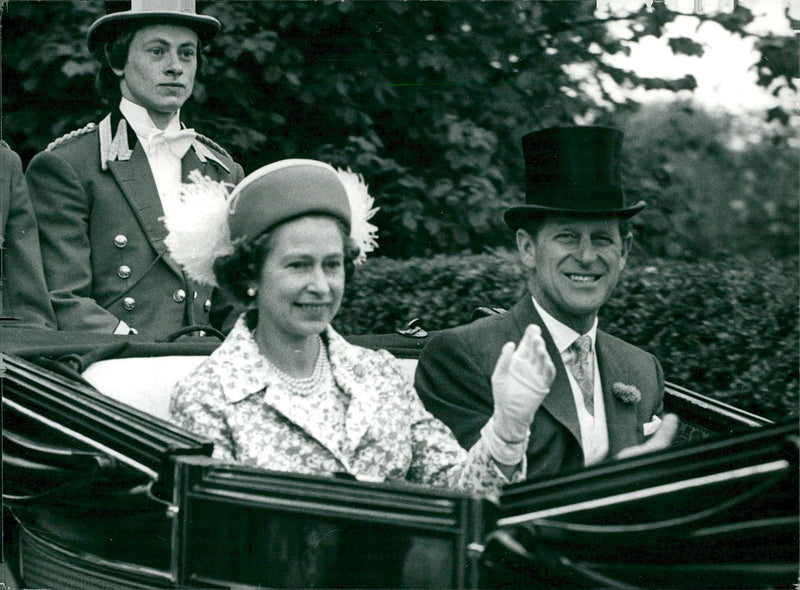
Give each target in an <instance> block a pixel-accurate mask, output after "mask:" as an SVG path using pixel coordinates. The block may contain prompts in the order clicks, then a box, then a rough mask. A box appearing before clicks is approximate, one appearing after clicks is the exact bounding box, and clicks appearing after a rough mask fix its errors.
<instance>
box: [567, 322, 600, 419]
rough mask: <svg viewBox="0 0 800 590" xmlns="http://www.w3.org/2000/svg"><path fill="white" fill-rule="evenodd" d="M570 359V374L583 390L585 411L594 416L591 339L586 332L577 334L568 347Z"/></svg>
mask: <svg viewBox="0 0 800 590" xmlns="http://www.w3.org/2000/svg"><path fill="white" fill-rule="evenodd" d="M569 350H570V352H572V359H571V361H570V363H569V365H570V370H571V371H572V375H573V376H574V377H575V381H577V382H578V385H579V386H580V388H581V392H583V404H584V405H585V406H586V411H587V412H589V413H590V414H591V415H592V416H594V366H593V365H594V364H593V362H592V361H593V360H594V357H593V355H592V339H591V338H590V337H589V335H588V334H584V335H583V336H579V337H578V338H577V339H576V340H575V342H573V343H572V345H571V346H570V347H569Z"/></svg>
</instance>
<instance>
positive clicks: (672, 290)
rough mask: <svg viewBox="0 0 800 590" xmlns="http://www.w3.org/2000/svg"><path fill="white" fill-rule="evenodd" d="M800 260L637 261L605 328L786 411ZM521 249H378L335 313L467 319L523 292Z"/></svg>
mask: <svg viewBox="0 0 800 590" xmlns="http://www.w3.org/2000/svg"><path fill="white" fill-rule="evenodd" d="M797 277H798V259H797V258H796V257H795V258H789V259H784V260H782V261H774V260H771V261H762V262H761V263H759V262H754V261H752V260H746V259H743V258H737V259H731V260H728V261H724V262H702V263H687V262H680V261H673V260H667V259H655V260H649V261H642V262H636V261H631V263H630V264H629V266H628V268H627V269H626V271H625V273H624V274H623V276H622V279H621V281H620V284H619V285H618V287H617V290H616V291H615V293H614V295H613V296H612V298H611V300H610V301H609V302H608V304H607V305H606V307H605V308H603V310H602V311H601V314H600V327H601V328H603V329H606V330H607V331H609V332H611V333H612V334H614V335H615V336H619V337H621V338H623V339H625V340H627V341H629V342H631V343H634V344H637V345H638V346H641V347H642V348H644V349H646V350H648V351H650V352H652V353H653V354H655V355H656V356H657V357H658V359H659V360H660V361H661V363H662V365H663V367H664V373H665V375H666V378H667V380H669V381H672V382H673V383H676V384H678V385H683V386H685V387H689V388H690V389H693V390H695V391H697V392H699V393H703V394H705V395H709V396H711V397H714V398H716V399H719V400H721V401H724V402H727V403H730V404H733V405H735V406H737V407H740V408H742V409H745V410H748V411H751V412H754V413H757V414H761V415H763V416H766V417H769V418H771V419H773V420H780V419H783V418H785V417H787V416H789V415H796V414H797V404H798V370H797V365H798V356H799V355H800V350H798V342H799V341H800V332H799V331H798V307H797V299H798V285H797ZM523 290H524V282H523V279H522V274H521V270H520V267H519V265H518V263H517V258H516V254H511V253H508V252H504V251H500V250H498V251H496V252H492V253H489V254H481V255H462V256H436V257H433V258H431V259H421V258H413V259H410V260H407V261H397V260H389V259H381V258H373V259H370V260H368V261H367V262H366V263H365V264H364V265H363V266H362V267H361V268H359V269H358V271H357V273H356V277H355V278H354V280H353V281H352V282H351V284H350V285H349V286H348V293H347V295H346V296H345V301H344V305H343V307H342V310H341V312H340V313H339V316H338V317H337V318H336V327H337V329H339V330H340V331H342V332H343V333H348V334H358V333H367V332H391V331H394V330H395V329H396V328H400V327H403V325H405V323H406V322H408V321H409V320H410V319H412V318H417V317H418V318H420V319H421V325H422V327H423V328H425V329H427V330H435V329H441V328H446V327H451V326H455V325H458V324H462V323H465V322H468V321H469V319H470V317H471V314H472V311H473V310H474V309H475V308H476V307H478V306H481V305H486V306H499V307H504V308H509V307H511V306H512V305H513V304H514V303H515V302H516V301H517V300H518V298H519V297H520V296H521V295H522V293H523V292H524V291H523Z"/></svg>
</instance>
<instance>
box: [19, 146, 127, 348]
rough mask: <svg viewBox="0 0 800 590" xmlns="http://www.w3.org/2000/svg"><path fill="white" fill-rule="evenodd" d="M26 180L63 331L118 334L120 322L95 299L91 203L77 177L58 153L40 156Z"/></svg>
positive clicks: (45, 271) (47, 276)
mask: <svg viewBox="0 0 800 590" xmlns="http://www.w3.org/2000/svg"><path fill="white" fill-rule="evenodd" d="M86 165H87V166H88V165H91V163H89V162H87V164H86ZM26 176H27V179H28V186H29V187H30V194H31V201H32V203H33V207H34V210H35V212H36V218H37V221H38V224H39V239H40V243H41V249H42V262H43V265H44V274H45V280H46V281H47V286H48V288H49V289H50V298H51V300H52V303H53V309H54V310H55V313H56V318H57V320H58V327H59V329H60V330H77V331H92V332H107V333H112V332H114V330H115V329H116V328H117V326H118V324H119V319H118V318H117V317H116V316H114V315H113V314H111V313H110V312H108V311H106V310H105V309H104V308H103V307H101V306H100V305H99V304H98V303H97V302H96V301H95V300H94V299H93V298H92V278H93V277H92V262H91V253H92V245H91V241H90V236H89V217H90V208H91V204H90V202H89V201H90V197H89V195H87V194H86V191H85V189H84V187H83V185H82V184H81V182H80V179H79V178H78V175H77V174H76V173H75V170H74V169H73V168H72V166H71V165H70V164H69V162H67V161H66V160H65V159H64V158H62V157H60V156H59V155H57V153H56V152H41V153H40V154H38V155H37V156H35V157H34V158H33V160H31V163H30V164H29V166H28V170H27V172H26Z"/></svg>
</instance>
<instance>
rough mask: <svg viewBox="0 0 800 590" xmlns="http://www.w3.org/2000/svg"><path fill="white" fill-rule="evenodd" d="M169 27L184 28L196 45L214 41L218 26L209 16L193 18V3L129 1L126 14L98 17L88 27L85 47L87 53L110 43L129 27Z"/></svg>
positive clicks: (165, 0)
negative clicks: (129, 6)
mask: <svg viewBox="0 0 800 590" xmlns="http://www.w3.org/2000/svg"><path fill="white" fill-rule="evenodd" d="M156 24H171V25H179V26H183V27H188V28H190V29H192V30H193V31H195V32H196V33H197V36H198V38H199V39H200V43H202V44H204V45H205V44H206V43H208V42H209V41H211V39H213V38H214V35H216V34H217V33H218V32H219V30H220V28H221V25H220V22H219V21H218V20H217V19H215V18H214V17H213V16H206V15H203V14H197V13H196V12H195V0H131V8H130V10H123V11H121V12H112V13H110V14H106V15H105V16H101V17H100V18H98V19H97V20H96V21H94V22H93V23H92V25H91V26H90V27H89V32H88V34H87V36H86V44H87V45H88V47H89V52H90V53H94V52H95V50H96V49H97V48H98V47H100V46H101V45H102V44H103V43H107V42H110V41H113V40H114V39H115V38H116V37H117V36H118V35H119V34H120V33H121V32H123V31H125V30H128V29H129V28H131V27H137V28H140V27H143V26H147V25H156Z"/></svg>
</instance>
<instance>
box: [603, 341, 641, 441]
mask: <svg viewBox="0 0 800 590" xmlns="http://www.w3.org/2000/svg"><path fill="white" fill-rule="evenodd" d="M624 360H625V359H624V358H621V357H620V355H618V354H614V350H613V345H612V344H611V342H610V340H609V339H608V338H606V335H605V334H604V333H603V332H602V331H600V330H598V331H597V363H598V365H599V369H600V381H601V383H602V385H603V400H604V404H605V409H606V424H607V425H608V450H609V455H611V456H613V455H615V454H616V453H617V452H619V451H620V450H622V449H624V448H625V447H629V446H632V445H635V444H638V443H639V442H641V441H640V440H638V434H637V433H638V431H639V428H638V423H637V416H636V404H631V403H625V402H623V401H621V400H620V399H619V398H617V396H616V395H614V383H624V382H625V375H626V371H625V367H624V366H623V365H622V364H621V361H624Z"/></svg>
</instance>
